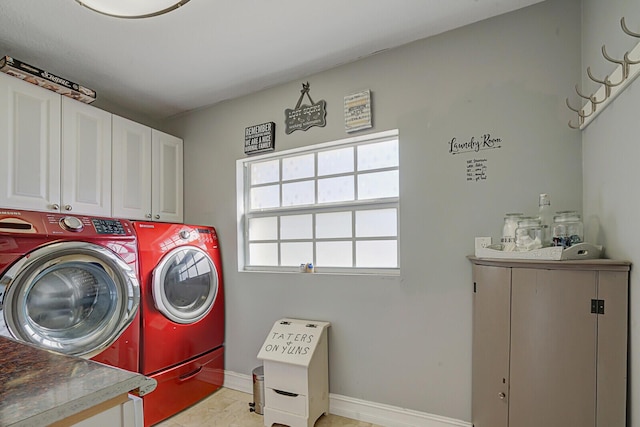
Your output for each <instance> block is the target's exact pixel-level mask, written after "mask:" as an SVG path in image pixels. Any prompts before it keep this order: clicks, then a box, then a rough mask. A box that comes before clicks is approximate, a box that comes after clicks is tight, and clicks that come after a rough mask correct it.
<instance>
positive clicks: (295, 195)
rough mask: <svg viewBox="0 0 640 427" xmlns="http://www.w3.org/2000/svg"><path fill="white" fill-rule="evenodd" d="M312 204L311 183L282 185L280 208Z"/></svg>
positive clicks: (312, 189) (313, 195)
mask: <svg viewBox="0 0 640 427" xmlns="http://www.w3.org/2000/svg"><path fill="white" fill-rule="evenodd" d="M314 202H315V192H314V188H313V181H302V182H292V183H290V184H282V206H300V205H311V204H313V203H314Z"/></svg>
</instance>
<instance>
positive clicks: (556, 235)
mask: <svg viewBox="0 0 640 427" xmlns="http://www.w3.org/2000/svg"><path fill="white" fill-rule="evenodd" d="M583 241H584V233H583V225H582V219H581V217H580V214H579V213H578V212H576V211H561V212H556V214H555V215H554V217H553V229H552V237H551V244H552V245H553V246H562V247H564V248H568V247H569V246H573V245H575V244H576V243H582V242H583Z"/></svg>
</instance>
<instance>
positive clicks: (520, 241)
mask: <svg viewBox="0 0 640 427" xmlns="http://www.w3.org/2000/svg"><path fill="white" fill-rule="evenodd" d="M542 240H543V229H542V225H541V224H540V219H539V218H534V217H522V218H520V220H519V221H518V228H516V250H517V251H519V252H526V251H531V250H533V249H540V248H541V247H542Z"/></svg>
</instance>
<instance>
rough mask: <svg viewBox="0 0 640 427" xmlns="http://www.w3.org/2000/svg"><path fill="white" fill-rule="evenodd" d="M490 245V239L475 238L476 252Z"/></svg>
mask: <svg viewBox="0 0 640 427" xmlns="http://www.w3.org/2000/svg"><path fill="white" fill-rule="evenodd" d="M490 244H491V237H476V246H475V248H476V250H478V249H482V248H486V247H487V246H489V245H490Z"/></svg>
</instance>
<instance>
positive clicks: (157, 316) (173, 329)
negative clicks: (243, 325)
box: [133, 222, 224, 427]
mask: <svg viewBox="0 0 640 427" xmlns="http://www.w3.org/2000/svg"><path fill="white" fill-rule="evenodd" d="M133 226H134V229H135V231H136V235H137V236H138V245H139V260H140V288H141V298H140V307H141V313H140V315H141V318H142V323H141V324H142V329H141V331H140V335H141V347H140V372H141V373H142V374H144V375H147V376H149V377H151V378H154V379H156V380H157V382H158V385H157V387H156V389H155V390H154V392H153V393H150V394H148V395H145V396H144V397H143V409H144V422H145V427H146V426H150V425H153V424H156V423H158V422H160V421H162V420H164V419H166V418H169V417H170V416H172V415H174V414H176V413H178V412H180V411H182V410H183V409H185V408H187V407H189V406H191V405H193V404H194V403H196V402H197V401H199V400H201V399H203V398H205V397H207V396H209V395H210V394H211V393H213V392H214V391H216V390H218V389H219V388H220V387H222V384H223V381H224V291H223V286H222V264H221V259H220V248H219V246H218V238H217V236H216V231H215V229H214V228H213V227H206V226H196V225H185V224H168V223H159V222H134V223H133Z"/></svg>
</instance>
